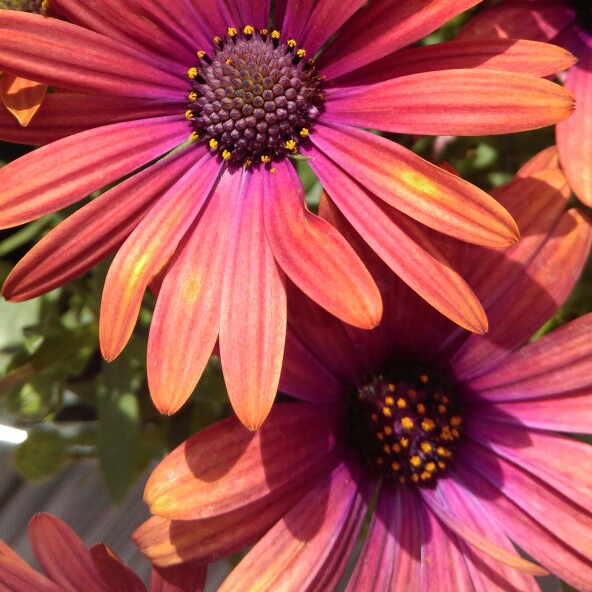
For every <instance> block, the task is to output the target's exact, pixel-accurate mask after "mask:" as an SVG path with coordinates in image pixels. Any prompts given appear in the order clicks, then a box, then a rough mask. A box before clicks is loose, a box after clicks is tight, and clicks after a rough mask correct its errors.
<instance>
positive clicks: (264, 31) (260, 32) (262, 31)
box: [259, 29, 269, 35]
mask: <svg viewBox="0 0 592 592" xmlns="http://www.w3.org/2000/svg"><path fill="white" fill-rule="evenodd" d="M267 33H269V31H268V30H267V29H259V34H260V35H267Z"/></svg>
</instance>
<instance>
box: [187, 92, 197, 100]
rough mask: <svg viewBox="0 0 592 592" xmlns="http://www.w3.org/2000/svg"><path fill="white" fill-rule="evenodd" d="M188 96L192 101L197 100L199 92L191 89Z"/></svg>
mask: <svg viewBox="0 0 592 592" xmlns="http://www.w3.org/2000/svg"><path fill="white" fill-rule="evenodd" d="M187 98H188V99H189V100H190V101H197V93H196V92H193V91H191V92H190V93H189V94H188V95H187Z"/></svg>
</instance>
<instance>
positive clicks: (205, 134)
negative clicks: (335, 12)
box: [186, 26, 323, 166]
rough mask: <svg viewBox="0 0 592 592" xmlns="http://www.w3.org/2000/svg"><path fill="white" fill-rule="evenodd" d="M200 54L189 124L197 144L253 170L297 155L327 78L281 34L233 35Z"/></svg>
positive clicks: (191, 73)
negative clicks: (252, 167) (281, 39)
mask: <svg viewBox="0 0 592 592" xmlns="http://www.w3.org/2000/svg"><path fill="white" fill-rule="evenodd" d="M214 43H215V49H214V51H213V55H211V56H210V55H208V54H207V53H206V52H205V51H198V52H197V56H198V59H199V62H198V63H197V65H196V66H195V67H192V68H190V69H189V72H188V76H189V78H190V79H191V82H192V90H191V92H190V93H189V97H188V99H189V102H188V110H187V113H186V116H187V118H188V119H189V120H190V121H191V125H192V127H193V130H194V131H193V134H192V136H193V138H194V139H195V140H197V141H200V142H205V143H206V144H207V146H208V148H209V149H210V150H211V151H213V152H216V153H218V154H219V155H220V156H221V157H222V158H223V159H225V160H228V161H229V162H232V163H236V164H241V165H246V166H248V165H251V164H255V163H256V162H263V163H267V162H271V161H274V160H278V159H281V158H283V157H285V156H287V155H293V154H296V153H297V152H298V147H299V145H300V143H301V142H303V141H306V139H307V137H308V134H309V133H310V131H311V128H312V127H313V126H314V124H315V122H316V121H317V119H318V117H319V114H320V111H321V109H322V105H323V97H322V92H321V77H320V76H319V74H318V71H317V70H316V68H315V66H314V60H312V59H309V57H308V56H307V55H306V51H305V50H303V49H298V48H297V45H296V41H295V40H293V39H289V40H287V41H285V42H280V33H279V32H278V31H267V30H266V29H263V30H261V31H255V30H254V29H253V27H249V26H246V27H244V28H243V29H242V30H241V31H237V30H236V29H233V28H230V29H228V34H227V35H226V36H225V37H224V38H221V37H216V38H215V39H214Z"/></svg>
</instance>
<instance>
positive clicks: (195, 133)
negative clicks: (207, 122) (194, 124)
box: [190, 132, 199, 142]
mask: <svg viewBox="0 0 592 592" xmlns="http://www.w3.org/2000/svg"><path fill="white" fill-rule="evenodd" d="M190 138H191V140H192V141H193V142H197V141H198V140H199V134H198V133H197V132H191V136H190Z"/></svg>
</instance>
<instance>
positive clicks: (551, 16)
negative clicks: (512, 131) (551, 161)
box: [458, 0, 592, 207]
mask: <svg viewBox="0 0 592 592" xmlns="http://www.w3.org/2000/svg"><path fill="white" fill-rule="evenodd" d="M492 37H512V38H522V39H532V40H536V41H550V42H551V43H554V44H556V45H560V46H561V47H564V48H566V49H568V50H569V51H570V52H571V53H573V54H574V55H575V56H576V57H577V58H578V62H577V63H576V64H575V66H572V67H571V68H570V70H569V71H568V72H567V75H566V77H565V88H567V89H569V91H570V92H572V93H573V95H574V96H575V98H576V101H577V110H576V113H575V114H574V115H573V117H570V118H569V119H568V120H566V121H563V122H560V123H558V124H557V148H558V150H559V158H560V160H561V165H562V167H563V169H564V170H565V174H566V176H567V179H568V180H569V184H570V186H571V188H572V190H573V192H574V193H575V194H576V195H577V196H578V197H579V198H580V199H581V200H582V201H583V202H584V203H585V204H586V205H587V206H589V207H592V3H591V2H590V0H554V1H553V2H549V1H548V0H526V1H525V0H503V1H502V2H500V3H499V4H496V5H494V6H491V7H489V8H488V9H486V10H484V11H483V12H481V13H480V14H479V15H477V17H476V18H474V19H472V20H471V21H469V23H468V25H467V26H466V27H465V28H464V29H463V30H462V31H461V33H460V35H459V37H458V38H459V39H463V40H465V41H468V42H476V41H478V40H482V39H487V38H492Z"/></svg>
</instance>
